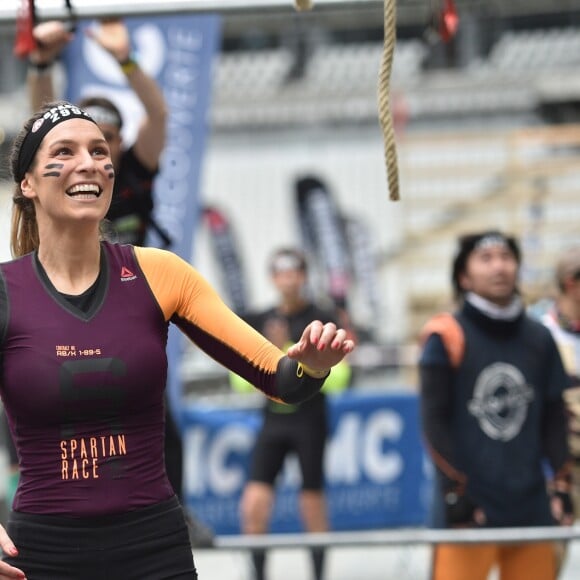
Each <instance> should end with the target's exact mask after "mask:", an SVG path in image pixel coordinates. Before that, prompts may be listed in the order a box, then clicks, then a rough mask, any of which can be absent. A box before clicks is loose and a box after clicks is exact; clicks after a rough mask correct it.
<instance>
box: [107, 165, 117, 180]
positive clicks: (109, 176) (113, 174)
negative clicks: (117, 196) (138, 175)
mask: <svg viewBox="0 0 580 580" xmlns="http://www.w3.org/2000/svg"><path fill="white" fill-rule="evenodd" d="M105 169H113V164H112V163H107V165H105ZM107 177H108V178H109V179H113V177H115V172H114V171H111V173H109V174H108V175H107Z"/></svg>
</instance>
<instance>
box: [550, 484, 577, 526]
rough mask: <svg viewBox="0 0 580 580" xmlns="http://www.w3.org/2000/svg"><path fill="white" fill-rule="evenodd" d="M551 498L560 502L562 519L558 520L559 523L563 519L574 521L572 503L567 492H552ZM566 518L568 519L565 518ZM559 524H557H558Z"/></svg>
mask: <svg viewBox="0 0 580 580" xmlns="http://www.w3.org/2000/svg"><path fill="white" fill-rule="evenodd" d="M552 497H555V498H557V499H559V500H560V504H561V506H562V517H561V518H560V522H561V521H562V520H564V519H570V518H572V520H573V519H574V503H573V502H572V496H571V495H570V493H569V492H567V491H553V492H552ZM566 516H568V518H566ZM560 522H559V523H560Z"/></svg>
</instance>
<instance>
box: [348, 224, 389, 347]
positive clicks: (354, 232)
mask: <svg viewBox="0 0 580 580" xmlns="http://www.w3.org/2000/svg"><path fill="white" fill-rule="evenodd" d="M342 221H343V227H344V231H345V234H346V240H347V243H348V251H349V254H350V263H351V265H352V276H353V280H354V282H355V285H356V287H357V288H358V289H359V290H360V293H361V296H362V297H363V299H364V302H365V303H366V306H367V311H368V312H367V316H366V319H367V320H368V324H367V325H366V326H367V327H368V332H369V334H370V336H368V337H367V340H372V339H373V337H374V335H375V334H376V333H377V330H378V329H377V328H376V325H377V324H379V321H380V319H381V300H380V298H379V294H380V292H379V285H378V279H377V261H376V255H375V253H374V249H373V241H372V237H371V233H370V232H369V229H368V227H367V224H365V223H364V221H363V220H362V219H361V218H360V217H355V216H348V217H347V216H344V215H343V216H342ZM359 332H360V331H359Z"/></svg>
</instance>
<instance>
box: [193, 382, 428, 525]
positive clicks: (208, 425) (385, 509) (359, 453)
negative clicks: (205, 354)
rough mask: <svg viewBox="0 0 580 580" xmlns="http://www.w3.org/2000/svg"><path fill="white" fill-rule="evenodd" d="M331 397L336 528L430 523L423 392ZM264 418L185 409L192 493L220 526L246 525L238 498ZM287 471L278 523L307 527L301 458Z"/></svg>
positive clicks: (328, 464) (329, 468) (330, 476)
mask: <svg viewBox="0 0 580 580" xmlns="http://www.w3.org/2000/svg"><path fill="white" fill-rule="evenodd" d="M328 403H329V416H330V426H331V432H330V438H329V441H328V447H327V454H326V461H325V477H326V491H327V498H328V508H329V516H330V521H331V527H332V529H334V530H356V529H376V528H385V527H394V526H410V525H421V524H423V523H424V522H425V520H426V514H427V504H428V494H429V492H430V487H431V484H430V481H431V478H430V464H429V462H428V460H427V459H426V456H425V454H424V450H423V447H422V444H421V439H420V432H419V422H418V404H417V397H416V396H415V395H413V394H407V393H404V394H386V393H383V392H372V393H371V392H364V393H360V392H356V391H349V392H347V393H345V394H342V395H338V396H333V397H329V400H328ZM260 424H261V412H260V410H257V409H250V410H239V409H237V410H234V409H228V408H223V407H220V408H216V407H196V406H191V407H189V408H187V409H186V410H185V434H184V436H185V500H186V502H187V504H188V506H189V507H190V508H191V509H193V510H194V511H195V513H196V514H197V515H198V516H199V517H200V519H202V520H203V521H204V522H206V523H207V524H208V525H210V526H211V527H212V528H213V529H214V530H215V531H216V533H218V534H236V533H239V532H240V527H239V515H238V502H239V499H240V495H241V492H242V489H243V485H244V483H245V481H246V478H247V473H248V466H249V459H250V454H251V451H252V448H253V444H254V440H255V436H256V432H257V430H258V429H259V426H260ZM280 478H281V480H280V481H279V485H278V488H277V495H276V504H275V507H274V513H273V519H272V525H271V531H272V532H296V531H300V530H301V529H302V527H301V524H300V520H299V515H298V514H299V510H298V503H297V494H298V492H299V490H300V472H299V469H298V464H297V462H296V461H295V459H291V460H288V461H287V462H286V465H285V467H284V470H283V473H282V474H281V475H280Z"/></svg>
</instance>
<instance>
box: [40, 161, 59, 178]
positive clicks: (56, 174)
mask: <svg viewBox="0 0 580 580" xmlns="http://www.w3.org/2000/svg"><path fill="white" fill-rule="evenodd" d="M63 167H64V163H49V164H47V165H45V166H44V168H45V169H62V168H63ZM42 177H60V172H59V171H49V172H47V173H43V174H42Z"/></svg>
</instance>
